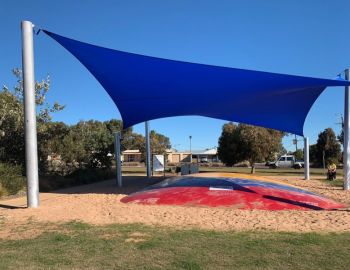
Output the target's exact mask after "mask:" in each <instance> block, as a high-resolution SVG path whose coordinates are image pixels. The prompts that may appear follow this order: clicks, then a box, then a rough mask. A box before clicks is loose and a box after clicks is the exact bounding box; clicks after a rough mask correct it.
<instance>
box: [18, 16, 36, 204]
mask: <svg viewBox="0 0 350 270" xmlns="http://www.w3.org/2000/svg"><path fill="white" fill-rule="evenodd" d="M33 27H34V25H33V24H32V23H31V22H29V21H22V23H21V28H22V72H23V89H24V126H25V128H24V132H25V158H26V176H27V206H28V207H38V206H39V174H38V148H37V131H36V109H35V82H34V46H33Z"/></svg>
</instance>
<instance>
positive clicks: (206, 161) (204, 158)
mask: <svg viewBox="0 0 350 270" xmlns="http://www.w3.org/2000/svg"><path fill="white" fill-rule="evenodd" d="M208 162H209V161H208V158H207V157H202V158H201V163H208Z"/></svg>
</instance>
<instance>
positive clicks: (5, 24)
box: [0, 0, 350, 149]
mask: <svg viewBox="0 0 350 270" xmlns="http://www.w3.org/2000/svg"><path fill="white" fill-rule="evenodd" d="M349 10H350V1H348V0H332V1H331V0H322V1H318V0H308V1H301V0H300V1H297V0H292V1H280V0H269V1H260V0H255V1H253V0H242V1H233V0H232V1H214V0H213V1H203V0H202V1H192V0H177V1H170V0H169V1H166V0H162V1H161V0H159V1H155V0H154V1H152V0H147V1H130V0H128V1H126V0H125V1H117V0H114V1H103V0H99V1H93V0H86V1H63V0H60V1H48V0H45V1H36V0H31V1H24V0H22V1H16V0H1V1H0V23H1V28H0V33H1V42H0V79H1V81H0V83H1V84H7V85H8V86H10V87H11V86H13V85H14V84H15V80H14V78H13V76H12V74H11V69H12V68H13V67H20V66H21V47H20V45H21V34H20V21H21V20H24V19H25V20H31V21H32V22H33V23H34V24H35V25H37V26H38V27H40V28H45V29H48V30H50V31H52V32H56V33H58V34H62V35H65V36H67V37H71V38H74V39H78V40H81V41H85V42H89V43H92V44H97V45H101V46H105V47H109V48H114V49H119V50H125V51H128V52H135V53H140V54H146V55H151V56H157V57H164V58H170V59H177V60H184V61H191V62H197V63H205V64H214V65H222V66H228V67H237V68H246V69H253V70H262V71H270V72H278V73H287V74H295V75H305V76H314V77H323V78H333V77H335V76H336V75H337V74H338V73H339V72H341V71H342V70H344V69H345V68H346V67H349V66H350V49H349V48H350V35H349V33H348V32H349V30H348V29H349V27H348V25H349ZM35 60H36V63H35V65H36V78H37V79H40V78H42V77H44V76H45V75H46V74H50V75H51V80H52V85H51V90H50V93H49V96H48V100H49V101H58V102H60V103H61V104H64V105H66V106H67V107H66V109H65V110H64V111H63V112H60V113H58V114H56V115H55V117H54V120H57V121H64V122H66V123H76V122H77V121H79V120H88V119H98V120H107V119H111V118H120V114H119V112H118V109H117V108H116V107H115V105H114V103H113V102H112V100H111V99H110V98H109V96H108V95H107V93H106V92H105V91H104V89H103V88H102V87H101V86H100V85H99V83H98V82H97V81H96V80H95V79H94V78H93V77H92V75H90V73H89V72H88V71H87V70H86V69H85V68H84V67H83V66H82V65H81V64H80V63H78V61H77V60H76V59H75V58H74V57H73V56H71V55H70V54H69V53H68V52H66V51H65V50H64V49H63V48H62V47H60V45H58V44H57V43H56V42H54V41H53V40H52V39H50V38H49V37H47V36H46V35H44V34H40V35H39V36H36V37H35ZM343 95H344V91H343V89H342V88H329V89H327V90H326V91H325V92H324V93H323V94H322V95H321V97H320V98H319V99H318V100H317V101H316V103H315V105H314V106H313V108H312V110H311V112H310V113H309V115H308V117H307V120H306V124H305V127H304V131H305V134H306V135H307V136H309V137H310V141H311V143H314V142H315V141H316V139H317V134H318V133H319V132H320V131H321V130H323V129H325V128H327V127H332V128H334V129H335V130H336V131H337V132H339V128H340V127H339V125H337V124H336V123H337V122H339V121H340V120H339V116H340V114H341V113H342V112H343V100H344V98H343ZM194 102H195V101H194ZM295 110H298V108H295ZM277 113H278V112H276V114H277ZM224 123H225V121H221V120H214V119H208V118H202V117H175V118H168V119H160V120H155V121H152V122H151V128H152V129H155V130H156V131H158V132H161V133H163V134H165V135H167V136H169V137H170V139H171V142H172V144H173V145H174V146H175V147H176V148H178V149H188V148H189V139H188V136H189V135H192V138H193V139H192V148H193V149H202V148H209V147H213V146H216V145H217V140H218V137H219V135H220V133H221V128H222V125H223V124H224ZM134 129H135V131H136V132H139V133H143V132H144V126H143V125H137V126H135V128H134ZM291 140H292V138H291V137H287V138H285V139H284V144H285V147H286V148H287V149H293V145H292V142H291Z"/></svg>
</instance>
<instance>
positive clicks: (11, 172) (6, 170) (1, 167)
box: [0, 163, 25, 197]
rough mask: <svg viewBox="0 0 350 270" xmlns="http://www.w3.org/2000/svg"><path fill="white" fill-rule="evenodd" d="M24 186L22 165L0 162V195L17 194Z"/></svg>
mask: <svg viewBox="0 0 350 270" xmlns="http://www.w3.org/2000/svg"><path fill="white" fill-rule="evenodd" d="M24 187H25V178H24V177H23V176H22V167H21V166H16V165H10V164H6V163H0V197H1V196H5V195H14V194H17V193H18V192H19V191H20V190H21V189H23V188H24Z"/></svg>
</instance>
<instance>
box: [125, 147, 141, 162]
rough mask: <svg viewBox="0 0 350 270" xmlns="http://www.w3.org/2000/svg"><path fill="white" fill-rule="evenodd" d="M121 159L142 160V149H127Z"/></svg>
mask: <svg viewBox="0 0 350 270" xmlns="http://www.w3.org/2000/svg"><path fill="white" fill-rule="evenodd" d="M121 160H122V161H123V162H141V152H140V150H138V149H136V150H125V151H123V152H122V157H121Z"/></svg>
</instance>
